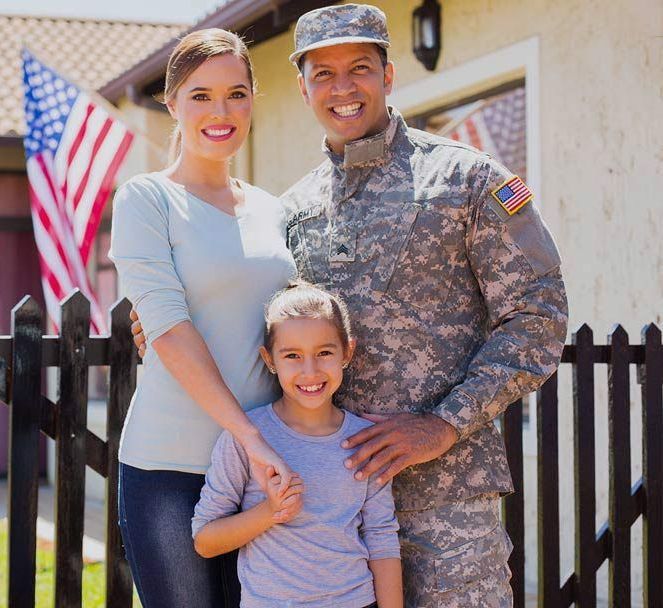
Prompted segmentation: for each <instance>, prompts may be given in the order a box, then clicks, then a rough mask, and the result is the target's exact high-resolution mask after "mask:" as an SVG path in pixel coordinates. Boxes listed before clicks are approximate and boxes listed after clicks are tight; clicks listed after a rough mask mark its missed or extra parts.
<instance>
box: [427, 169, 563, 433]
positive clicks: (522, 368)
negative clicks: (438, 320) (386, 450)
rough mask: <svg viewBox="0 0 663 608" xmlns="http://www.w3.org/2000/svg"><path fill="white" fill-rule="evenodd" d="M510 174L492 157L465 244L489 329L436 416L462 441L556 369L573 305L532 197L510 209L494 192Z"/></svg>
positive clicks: (481, 176) (482, 174) (480, 178)
mask: <svg viewBox="0 0 663 608" xmlns="http://www.w3.org/2000/svg"><path fill="white" fill-rule="evenodd" d="M511 177H512V174H511V173H510V172H508V171H507V170H505V169H504V168H503V167H502V166H501V165H499V164H498V163H495V162H494V161H491V160H486V161H484V162H482V163H481V165H480V167H479V168H478V170H477V174H476V178H475V184H476V186H475V188H474V192H475V194H474V196H473V200H472V201H471V203H470V211H471V219H470V221H469V222H468V227H467V235H466V244H467V254H468V258H469V261H470V264H471V266H472V270H473V272H474V275H475V276H476V279H477V281H478V284H479V286H480V289H481V293H482V294H483V298H484V300H485V305H486V309H487V313H488V321H489V328H488V329H489V335H488V338H487V340H486V342H485V343H484V345H483V346H482V347H481V348H480V349H479V351H478V352H477V353H476V355H475V356H474V358H473V359H472V361H471V363H470V365H469V368H468V370H467V374H466V377H465V380H464V381H463V382H462V383H461V384H459V385H457V386H456V387H454V389H453V390H452V391H451V392H450V393H449V395H448V396H447V397H446V398H445V399H444V400H443V401H442V402H441V403H440V404H439V406H438V407H437V408H436V410H435V412H434V413H435V414H437V415H438V416H440V417H441V418H442V419H443V420H445V421H447V422H448V423H449V424H451V425H452V426H453V427H454V428H455V429H456V431H457V432H458V436H459V440H463V439H464V438H466V437H467V436H468V435H470V434H472V433H473V432H475V431H476V430H478V429H479V428H480V427H481V426H483V425H484V424H486V423H487V422H488V421H490V420H492V419H493V418H495V416H497V415H499V414H500V413H502V412H503V411H504V409H505V408H506V407H507V406H508V405H509V403H512V402H513V401H515V400H516V399H518V398H520V397H521V396H523V395H525V394H527V393H529V392H531V391H534V390H536V389H537V388H538V387H539V386H540V385H541V384H543V382H544V381H545V380H546V379H547V378H548V377H549V376H550V375H551V374H552V373H553V372H554V371H555V370H556V369H557V366H558V365H559V360H560V357H561V353H562V348H563V346H564V338H565V336H566V327H567V320H568V310H567V302H566V294H565V290H564V283H563V281H562V275H561V272H560V258H559V254H558V253H557V248H556V246H555V243H554V241H553V239H552V236H551V235H550V232H549V231H548V229H547V227H546V226H545V224H544V223H543V220H542V219H541V216H540V215H539V212H538V211H537V209H536V207H535V205H534V204H533V203H532V202H528V203H527V204H525V205H524V207H522V208H521V209H520V210H519V211H518V212H517V213H515V214H513V215H509V214H508V213H507V211H505V209H504V208H503V207H502V205H500V203H499V202H498V201H497V200H496V199H495V198H494V197H493V195H492V192H493V191H495V190H496V189H497V188H498V187H499V186H501V185H502V184H503V183H504V182H505V181H506V180H508V179H509V178H511Z"/></svg>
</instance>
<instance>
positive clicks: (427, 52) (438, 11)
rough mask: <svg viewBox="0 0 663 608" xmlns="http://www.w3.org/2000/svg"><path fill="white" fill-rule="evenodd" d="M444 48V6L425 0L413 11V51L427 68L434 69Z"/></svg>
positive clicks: (435, 0) (434, 1)
mask: <svg viewBox="0 0 663 608" xmlns="http://www.w3.org/2000/svg"><path fill="white" fill-rule="evenodd" d="M441 49H442V7H441V6H440V4H439V2H437V0H424V2H423V4H422V5H421V6H420V7H418V8H416V9H414V13H412V51H413V52H414V55H415V57H416V58H417V59H418V60H419V61H420V62H421V63H422V64H423V65H424V67H425V68H426V69H427V70H430V71H433V70H434V69H435V66H436V65H437V60H438V59H439V57H440V50H441Z"/></svg>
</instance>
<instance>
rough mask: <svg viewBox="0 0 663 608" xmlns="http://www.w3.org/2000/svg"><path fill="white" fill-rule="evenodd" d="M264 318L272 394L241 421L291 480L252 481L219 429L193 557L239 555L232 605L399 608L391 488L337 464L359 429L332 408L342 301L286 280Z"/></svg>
mask: <svg viewBox="0 0 663 608" xmlns="http://www.w3.org/2000/svg"><path fill="white" fill-rule="evenodd" d="M266 322H267V325H266V331H265V345H264V346H263V347H262V348H261V349H260V353H261V355H262V357H263V360H264V361H265V363H266V365H267V367H268V369H269V370H270V371H271V372H272V373H273V374H277V376H278V380H279V383H280V385H281V388H282V389H283V397H282V398H281V399H279V400H277V401H275V402H274V403H273V404H270V405H267V406H264V407H261V408H258V409H254V410H252V411H251V412H249V414H248V415H249V417H250V418H251V420H252V422H253V424H255V425H256V427H257V428H258V429H259V430H260V432H261V433H262V434H263V436H264V437H265V439H266V440H267V441H268V442H269V443H270V445H272V446H273V447H274V449H276V450H277V451H278V452H279V454H281V455H282V457H283V458H284V459H285V460H286V461H287V462H288V464H289V465H290V467H291V468H292V470H294V471H297V472H298V474H299V475H298V476H297V477H295V478H294V479H293V481H292V483H291V484H290V486H289V489H288V491H287V492H286V493H285V494H284V495H281V496H279V495H278V493H277V491H278V486H279V482H280V479H279V476H277V475H274V474H273V471H271V470H268V475H271V476H270V478H269V479H267V480H259V479H256V477H255V475H254V474H253V473H252V470H251V467H250V465H249V460H248V458H247V456H246V452H245V450H244V449H243V448H242V446H241V445H240V444H239V443H238V442H237V440H236V439H235V438H234V437H233V436H232V435H231V434H230V433H228V432H223V433H222V434H221V436H220V437H219V440H218V442H217V444H216V446H215V448H214V450H213V452H212V464H211V466H210V468H209V470H208V471H207V476H206V481H205V485H204V487H203V489H202V491H201V497H200V501H199V502H198V504H197V505H196V508H195V514H194V517H193V520H192V529H193V536H194V543H195V547H196V550H197V551H198V553H199V554H200V555H202V556H204V557H212V556H216V555H220V554H223V553H226V552H229V551H232V550H234V549H236V548H238V547H241V550H240V553H239V561H238V574H239V578H240V581H241V585H242V602H241V606H242V607H243V608H262V607H264V608H275V607H280V606H288V607H304V606H315V607H316V608H322V607H332V606H333V607H334V608H351V607H352V608H362V607H364V606H376V605H379V607H380V608H401V607H402V606H403V599H402V598H403V593H402V587H401V566H400V559H399V557H400V550H399V544H398V536H397V530H398V523H397V521H396V517H395V515H394V503H393V499H392V496H391V484H387V485H385V486H380V485H379V484H377V483H376V482H375V480H374V479H373V478H371V479H369V480H363V481H357V480H356V479H354V478H353V476H352V471H349V470H348V469H347V468H346V467H345V466H344V464H343V462H344V459H345V458H346V457H347V455H348V454H347V451H346V450H344V449H343V448H341V445H340V444H341V441H342V440H343V439H344V438H346V437H348V436H350V435H352V434H353V433H356V432H358V431H360V430H361V429H363V428H365V427H367V426H369V425H370V423H369V422H367V421H365V420H363V419H361V418H359V417H357V416H354V415H353V414H351V413H349V412H346V411H343V410H341V409H338V408H337V407H335V406H334V405H333V403H332V398H333V395H334V392H335V391H336V390H337V389H338V388H339V386H340V385H341V381H342V379H343V369H344V368H345V367H346V366H347V365H348V363H349V361H350V359H351V357H352V354H353V352H354V348H355V342H354V339H353V338H352V337H351V333H350V324H349V320H348V313H347V310H346V308H345V305H344V304H343V303H342V302H341V301H340V300H338V299H336V298H335V297H334V296H332V295H330V294H329V293H327V292H325V291H323V290H321V289H318V288H317V287H314V286H312V285H309V284H306V283H296V284H294V285H292V286H291V287H289V288H287V289H285V290H283V291H281V292H279V293H277V294H276V296H274V297H273V299H272V300H271V302H270V304H269V306H268V308H267V312H266ZM263 488H264V490H263ZM293 507H294V508H293ZM285 512H287V516H284V513H285ZM376 600H377V604H376V603H375V602H376Z"/></svg>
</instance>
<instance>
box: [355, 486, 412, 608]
mask: <svg viewBox="0 0 663 608" xmlns="http://www.w3.org/2000/svg"><path fill="white" fill-rule="evenodd" d="M361 516H362V523H361V526H360V527H359V534H360V536H361V538H362V540H363V541H364V544H365V545H366V548H367V549H368V567H369V568H370V569H371V572H372V573H373V584H374V586H375V597H376V599H377V603H378V607H379V608H403V580H402V573H401V560H400V544H399V542H398V520H397V519H396V515H395V509H394V498H393V496H392V494H391V481H389V482H388V483H386V484H385V485H380V484H379V483H377V481H376V480H375V476H372V477H370V478H369V480H368V489H367V492H366V500H365V501H364V505H363V507H362V509H361Z"/></svg>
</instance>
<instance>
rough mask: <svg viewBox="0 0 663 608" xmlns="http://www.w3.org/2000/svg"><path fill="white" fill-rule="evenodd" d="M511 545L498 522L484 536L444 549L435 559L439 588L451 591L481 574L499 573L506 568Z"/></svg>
mask: <svg viewBox="0 0 663 608" xmlns="http://www.w3.org/2000/svg"><path fill="white" fill-rule="evenodd" d="M512 549H513V544H512V543H511V540H510V539H509V537H508V535H507V533H506V532H505V530H504V528H503V527H502V526H501V525H500V524H498V525H497V526H495V528H494V529H493V530H491V531H490V532H489V533H488V534H486V535H485V536H482V537H480V538H477V539H474V540H471V541H470V542H468V543H465V544H463V545H460V546H459V547H454V548H453V549H449V550H447V551H444V552H443V553H441V554H440V555H439V557H438V558H437V559H436V560H435V576H436V579H437V589H438V591H441V592H446V591H452V590H455V589H459V588H461V587H464V586H465V585H469V584H471V583H473V582H475V581H478V580H480V579H482V578H485V577H488V576H497V575H499V573H500V571H501V570H504V569H505V567H506V564H507V561H508V559H509V555H510V554H511V550H512ZM506 571H507V572H508V569H507V570H506Z"/></svg>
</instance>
